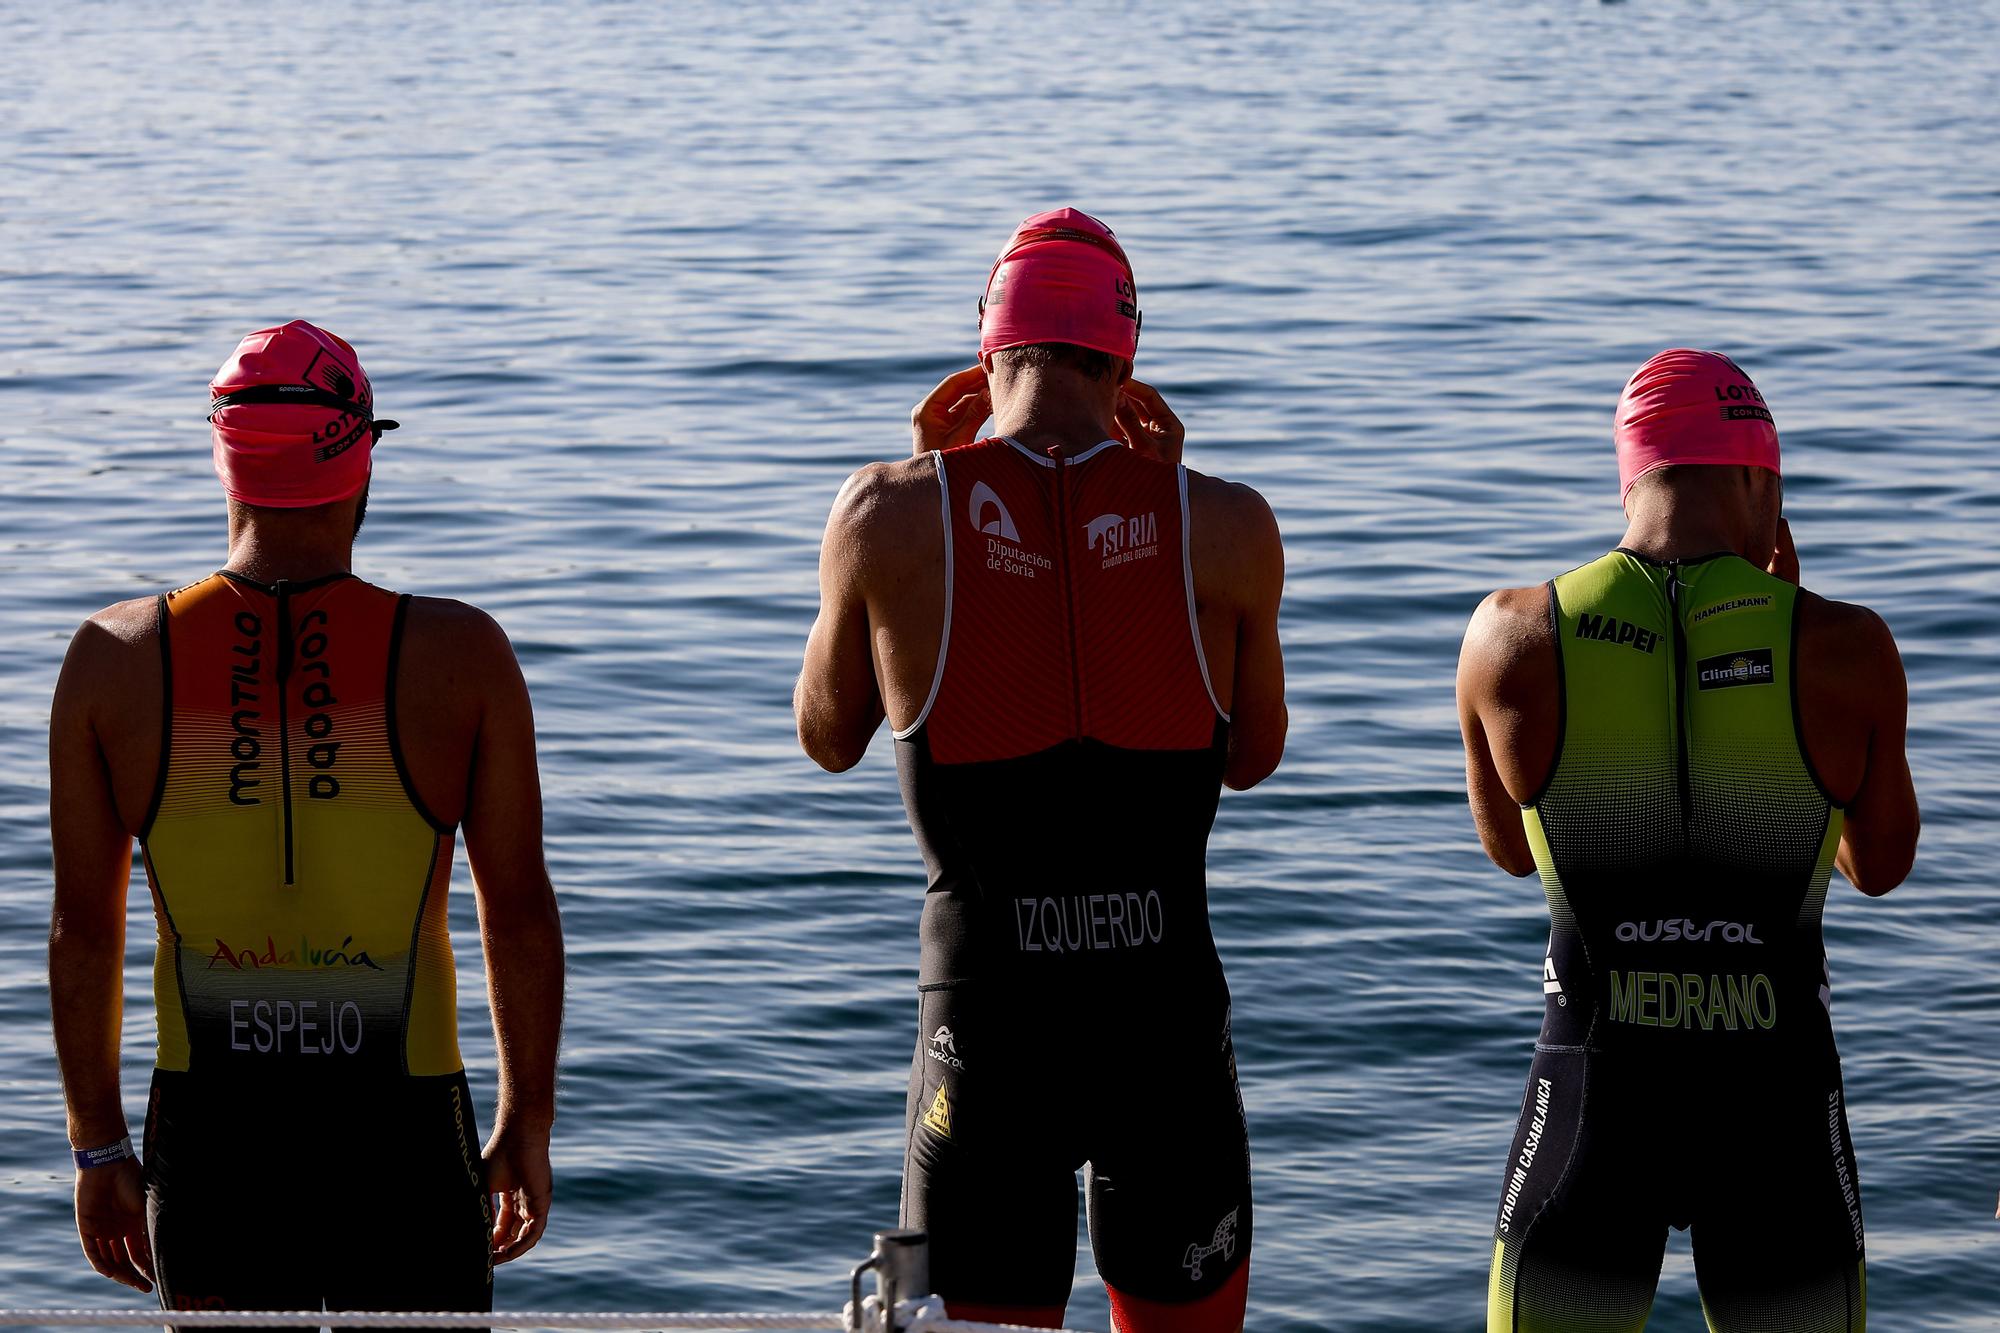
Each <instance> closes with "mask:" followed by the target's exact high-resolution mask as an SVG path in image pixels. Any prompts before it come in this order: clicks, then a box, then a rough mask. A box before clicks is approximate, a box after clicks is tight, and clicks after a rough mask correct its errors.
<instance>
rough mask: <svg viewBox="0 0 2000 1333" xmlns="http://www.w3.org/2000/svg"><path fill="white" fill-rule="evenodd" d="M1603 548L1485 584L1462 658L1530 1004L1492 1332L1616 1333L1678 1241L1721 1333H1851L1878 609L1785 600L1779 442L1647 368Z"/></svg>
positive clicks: (1884, 750)
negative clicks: (1837, 877)
mask: <svg viewBox="0 0 2000 1333" xmlns="http://www.w3.org/2000/svg"><path fill="white" fill-rule="evenodd" d="M1616 441H1617V451H1618V463H1619V473H1620V480H1621V482H1622V484H1623V487H1624V503H1625V512H1626V514H1627V516H1628V519H1629V526H1628V527H1627V529H1626V532H1625V539H1624V541H1623V542H1622V543H1621V544H1620V545H1619V547H1618V549H1617V550H1615V551H1613V552H1612V553H1611V554H1609V555H1607V556H1604V557H1603V558H1602V559H1599V560H1595V561H1592V562H1591V563H1590V564H1587V565H1584V566H1583V567H1582V568H1580V569H1575V570H1572V571H1570V572H1569V573H1567V574H1564V575H1561V576H1560V577H1558V578H1556V579H1554V580H1552V581H1550V582H1548V583H1546V584H1543V585H1542V586H1540V587H1535V588H1512V589H1506V590H1503V591H1501V592H1497V593H1494V594H1493V595H1492V596H1491V597H1489V598H1487V599H1486V601H1485V603H1484V604H1483V605H1482V606H1481V607H1480V608H1479V611H1478V613H1477V614H1476V615H1475V616H1474V617H1473V620H1472V624H1471V627H1470V628H1469V629H1468V630H1467V631H1466V636H1465V648H1464V652H1463V655H1462V656H1461V658H1460V660H1459V674H1458V703H1459V720H1460V723H1461V726H1462V727H1463V730H1464V735H1465V749H1466V756H1467V764H1466V769H1467V780H1468V785H1469V787H1470V790H1471V798H1472V811H1473V816H1474V818H1475V820H1476V821H1477V823H1478V825H1479V834H1480V838H1481V840H1482V841H1483V842H1484V843H1485V846H1486V850H1487V852H1488V854H1489V855H1491V856H1492V858H1493V860H1494V861H1495V862H1497V863H1498V864H1499V865H1500V866H1501V868H1503V869H1505V870H1507V871H1509V872H1510V873H1512V874H1516V875H1526V874H1528V873H1530V872H1531V871H1537V870H1539V871H1540V873H1541V877H1542V885H1543V888H1544V889H1545V890H1546V891H1547V895H1548V902H1549V916H1550V919H1551V923H1552V928H1551V931H1550V935H1549V945H1548V956H1547V958H1546V959H1545V960H1544V962H1543V964H1542V974H1541V975H1542V991H1543V995H1544V997H1545V1001H1546V1013H1545V1016H1544V1019H1543V1023H1542V1035H1541V1040H1540V1041H1539V1042H1538V1043H1537V1044H1536V1047H1535V1058H1534V1064H1533V1068H1532V1070H1531V1071H1530V1074H1529V1078H1528V1087H1527V1095H1526V1097H1525V1099H1524V1101H1523V1104H1522V1111H1521V1121H1520V1127H1519V1130H1518V1132H1517V1133H1516V1135H1515V1139H1514V1145H1513V1151H1512V1153H1511V1154H1510V1156H1509V1157H1508V1159H1507V1168H1506V1176H1505V1180H1504V1183H1503V1185H1502V1190H1501V1199H1500V1209H1499V1217H1498V1221H1497V1224H1496V1226H1495V1230H1494V1245H1493V1264H1492V1277H1491V1283H1490V1287H1489V1293H1488V1305H1487V1310H1488V1314H1487V1327H1488V1328H1489V1329H1491V1330H1495V1331H1496V1333H1506V1331H1507V1330H1519V1331H1520V1333H1586V1331H1587V1333H1615V1331H1617V1330H1628V1329H1641V1328H1643V1327H1644V1326H1645V1323H1646V1318H1647V1315H1648V1313H1649V1311H1650V1310H1651V1308H1652V1302H1653V1292H1654V1287H1655V1285H1656V1283H1657V1282H1658V1280H1659V1273H1660V1262H1661V1255H1662V1252H1663V1249H1664V1246H1665V1241H1666V1233H1667V1228H1668V1227H1670V1226H1672V1227H1679V1228H1691V1229H1692V1232H1693V1241H1694V1262H1695V1273H1696V1277H1697V1279H1698V1281H1699V1283H1700V1287H1701V1296H1702V1305H1703V1308H1704V1310H1705V1311H1706V1313H1707V1318H1708V1324H1709V1327H1710V1328H1711V1329H1714V1330H1718V1333H1765V1331H1767V1330H1784V1333H1858V1330H1860V1329H1861V1328H1862V1327H1863V1326H1864V1322H1865V1318H1866V1316H1865V1299H1864V1294H1865V1277H1864V1273H1863V1268H1862V1244H1861V1197H1860V1193H1859V1185H1858V1182H1857V1179H1856V1175H1855V1168H1854V1150H1853V1147H1852V1144H1851V1143H1850V1141H1849V1139H1848V1133H1847V1118H1846V1108H1845V1105H1844V1103H1843V1097H1842V1092H1841V1083H1840V1061H1839V1057H1838V1055H1837V1054H1836V1053H1835V1050H1834V1043H1833V1028H1832V1022H1831V1018H1830V1012H1831V1005H1832V996H1831V991H1830V989H1829V987H1830V981H1829V979H1828V974H1827V971H1826V957H1825V952H1824V949H1823V947H1822V945H1821V943H1820V912H1821V909H1822V907H1823V906H1824V904H1825V901H1826V890H1827V883H1828V877H1829V875H1830V873H1831V871H1832V870H1833V868H1834V867H1835V866H1838V867H1839V869H1840V871H1841V873H1842V874H1843V875H1845V876H1846V877H1847V879H1848V881H1849V882H1851V883H1852V884H1853V885H1854V886H1855V887H1856V888H1858V889H1860V890H1861V891H1862V892H1863V893H1867V894H1871V895H1879V894H1884V893H1887V892H1888V891H1889V890H1890V889H1892V888H1894V887H1895V886H1896V885H1898V884H1900V883H1901V882H1902V881H1903V877H1904V876H1905V875H1907V874H1908V873H1909V870H1910V863H1911V859H1912V857H1913V856H1914V855H1915V851H1916V842H1917V801H1916V794H1915V792H1914V791H1913V790H1912V788H1911V784H1910V770H1909V765H1908V762H1907V761H1906V760H1905V758H1904V754H1903V731H1904V718H1905V711H1906V700H1907V693H1906V689H1905V685H1904V680H1903V667H1902V662H1901V660H1900V658H1899V657H1898V656H1897V653H1896V645H1895V641H1894V640H1893V639H1891V638H1890V636H1889V631H1888V629H1887V627H1886V626H1884V625H1883V623H1882V621H1881V619H1880V618H1879V617H1877V616H1876V615H1875V614H1874V613H1873V612H1872V611H1869V610H1866V609H1865V608H1862V607H1859V606H1848V605H1844V604H1842V603H1840V602H1831V601H1827V600H1826V599H1825V598H1822V597H1818V596H1815V595H1814V594H1812V593H1809V592H1806V591H1805V590H1803V589H1802V588H1800V587H1799V586H1798V577H1799V567H1798V556H1797V554H1796V552H1795V551H1794V550H1793V547H1792V540H1791V532H1790V529H1789V528H1788V526H1787V525H1786V523H1785V521H1784V519H1783V518H1781V517H1780V515H1779V509H1780V500H1781V498H1782V489H1783V488H1782V483H1781V482H1780V480H1779V475H1778V435H1777V431H1776V429H1775V427H1774V426H1773V424H1772V420H1771V413H1770V411H1769V409H1768V408H1767V407H1766V405H1765V403H1764V398H1763V395H1762V394H1760V393H1759V392H1758V391H1757V388H1756V386H1755V385H1754V384H1752V383H1751V382H1750V378H1749V376H1747V375H1745V374H1744V373H1743V371H1742V370H1741V369H1739V368H1738V367H1737V366H1736V364H1735V363H1734V362H1733V361H1731V360H1729V359H1728V358H1727V357H1724V356H1721V355H1718V354H1717V353H1714V352H1696V351H1688V350H1685V349H1674V350H1671V351H1666V352H1662V353H1660V354H1659V355H1658V356H1656V357H1654V358H1653V359H1652V360H1650V361H1648V362H1646V364H1645V365H1643V366H1641V367H1640V368H1639V370H1638V372H1637V373H1636V374H1634V375H1633V377H1632V379H1631V381H1630V382H1629V383H1628V384H1627V385H1626V386H1625V392H1624V395H1623V397H1622V398H1621V399H1620V400H1619V404H1618V412H1617V420H1616Z"/></svg>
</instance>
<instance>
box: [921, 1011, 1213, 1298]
mask: <svg viewBox="0 0 2000 1333" xmlns="http://www.w3.org/2000/svg"><path fill="white" fill-rule="evenodd" d="M1172 1012H1173V1010H1172V1006H1171V1005H1161V1006H1156V1007H1154V1008H1152V1009H1151V1010H1150V1011H1149V1012H1148V1011H1145V1010H1143V1009H1142V1008H1141V1007H1139V1006H1123V1007H1121V1009H1118V1010H1112V1009H1107V1008H1105V1007H1102V1006H1097V1007H1088V1008H1075V1007H1069V1006H1061V1005H1048V1004H1045V1003H1036V1002H1024V1001H1023V999H1022V997H1021V995H1020V993H1019V991H1018V989H1017V988H1007V989H1005V990H1002V989H1000V988H997V987H992V986H985V987H982V984H981V983H979V982H970V981H968V982H957V983H951V984H947V985H943V986H937V987H931V988H925V989H922V990H921V991H920V999H919V1004H918V1028H919V1030H918V1040H917V1053H916V1060H915V1064H914V1065H913V1067H912V1069H911V1072H910V1100H909V1123H908V1128H909V1137H908V1146H907V1150H906V1154H905V1158H904V1168H903V1225H905V1226H909V1227H921V1228H923V1229H924V1230H926V1231H928V1232H929V1233H930V1250H931V1258H930V1262H931V1285H932V1286H933V1287H934V1288H935V1289H936V1290H937V1292H938V1293H939V1294H940V1295H942V1296H944V1297H945V1299H946V1300H947V1301H950V1302H963V1303H966V1304H969V1305H977V1306H981V1307H1036V1308H1042V1309H1060V1308H1061V1307H1062V1306H1063V1305H1064V1304H1065V1303H1066V1302H1067V1301H1068V1300H1069V1294H1070V1286H1071V1284H1072V1282H1073V1281H1074V1278H1075V1270H1076V1172H1077V1171H1078V1170H1079V1169H1083V1170H1084V1172H1085V1187H1086V1193H1087V1196H1088V1200H1089V1216H1090V1240H1091V1248H1092V1250H1093V1251H1094V1253H1095V1255H1096V1258H1097V1267H1098V1271H1099V1273H1100V1274H1101V1275H1102V1276H1103V1278H1104V1281H1105V1284H1106V1285H1107V1286H1108V1287H1110V1288H1111V1289H1112V1290H1113V1292H1114V1293H1122V1294H1123V1295H1126V1296H1131V1297H1137V1298H1139V1299H1140V1300H1144V1301H1156V1302H1163V1303H1172V1304H1181V1303H1185V1302H1191V1301H1198V1300H1201V1299H1203V1298H1205V1297H1209V1296H1212V1295H1214V1294H1215V1293H1217V1292H1218V1291H1219V1290H1221V1289H1222V1288H1223V1287H1225V1286H1228V1285H1231V1284H1232V1281H1233V1280H1234V1279H1235V1278H1236V1277H1237V1275H1238V1273H1239V1270H1241V1269H1242V1268H1243V1265H1244V1264H1245V1263H1246V1262H1247V1260H1248V1258H1249V1255H1250V1240H1251V1209H1250V1147H1249V1138H1248V1134H1247V1132H1246V1130H1245V1127H1244V1121H1243V1101H1242V1098H1241V1096H1240V1095H1239V1094H1238V1092H1237V1087H1236V1057H1235V1053H1234V1050H1233V1048H1232V1046H1231V1044H1230V1039H1229V1011H1228V1007H1227V1004H1226V1002H1224V1003H1222V1004H1220V1005H1210V1006H1204V1008H1203V1011H1202V1013H1201V1014H1200V1015H1199V1016H1198V1017H1174V1016H1172ZM1238 1319H1239V1321H1240V1314H1239V1316H1238ZM1234 1326H1235V1325H1234V1324H1231V1325H1230V1327H1232V1328H1233V1327H1234Z"/></svg>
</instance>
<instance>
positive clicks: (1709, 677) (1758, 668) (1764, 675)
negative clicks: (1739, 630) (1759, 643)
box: [1694, 648, 1776, 690]
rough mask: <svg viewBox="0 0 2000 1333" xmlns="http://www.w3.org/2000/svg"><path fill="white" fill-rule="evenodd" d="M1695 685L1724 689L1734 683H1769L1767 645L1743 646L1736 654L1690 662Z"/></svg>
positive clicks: (1769, 656) (1770, 679) (1734, 684)
mask: <svg viewBox="0 0 2000 1333" xmlns="http://www.w3.org/2000/svg"><path fill="white" fill-rule="evenodd" d="M1694 668H1695V681H1696V688H1698V689H1704V690H1727V689H1733V688H1735V687H1736V686H1738V685H1769V684H1770V683H1771V682H1772V681H1773V680H1774V679H1776V677H1775V676H1774V675H1773V673H1772V667H1771V650H1770V649H1769V648H1746V649H1745V650H1743V651H1742V652H1740V653H1724V654H1722V656H1720V657H1704V658H1703V659H1702V660H1701V661H1699V662H1696V663H1695V664H1694Z"/></svg>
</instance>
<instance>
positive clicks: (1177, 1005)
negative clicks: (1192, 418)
mask: <svg viewBox="0 0 2000 1333" xmlns="http://www.w3.org/2000/svg"><path fill="white" fill-rule="evenodd" d="M934 457H935V459H936V465H937V477H938V486H939V503H940V505H941V507H942V512H943V518H944V527H945V534H946V536H945V550H944V553H943V558H944V560H945V565H946V588H947V593H946V606H945V629H944V636H943V640H942V642H941V643H940V645H939V650H938V662H937V671H936V675H935V678H934V680H933V682H932V686H931V690H930V697H929V698H928V700H927V701H926V703H925V705H924V708H923V711H922V714H921V715H920V716H919V717H918V718H917V719H916V721H915V722H914V723H912V725H910V726H909V727H908V728H906V729H904V730H902V731H899V732H898V733H897V735H896V739H897V742H898V744H897V747H896V756H897V764H898V767H899V770H900V773H901V778H902V788H903V797H904V802H905V804H906V806H907V808H908V811H909V816H910V824H911V827H912V829H913V830H914V831H915V833H916V836H917V841H918V844H919V846H920V847H921V849H922V851H923V855H924V861H925V865H926V867H927V869H928V870H929V875H930V884H929V893H928V896H927V897H926V899H925V903H924V912H923V928H922V938H923V953H922V965H921V970H920V975H919V986H918V990H919V996H920V1004H919V1012H918V1019H919V1024H918V1041H917V1051H916V1058H915V1062H914V1065H913V1067H912V1070H911V1075H910V1093H909V1120H908V1133H909V1137H908V1151H907V1157H906V1163H905V1172H904V1199H903V1220H904V1222H905V1224H906V1225H911V1226H920V1227H925V1228H927V1229H928V1230H929V1232H930V1235H931V1244H932V1255H931V1272H932V1277H933V1285H934V1286H935V1287H936V1288H937V1289H938V1290H939V1291H940V1292H942V1293H943V1294H944V1295H945V1297H946V1298H947V1299H948V1300H952V1301H954V1302H964V1303H969V1304H973V1305H981V1306H985V1305H997V1306H1014V1307H1019V1306H1033V1307H1037V1308H1041V1309H1051V1310H1057V1311H1059V1310H1060V1309H1061V1308H1062V1306H1063V1304H1064V1303H1065V1302H1066V1300H1067V1299H1068V1296H1069V1290H1070V1284H1071V1281H1072V1275H1073V1271H1074V1266H1075V1252H1076V1181H1075V1172H1076V1171H1077V1170H1078V1169H1079V1168H1084V1169H1085V1170H1086V1174H1087V1192H1088V1199H1089V1213H1090V1233H1091V1240H1092V1245H1093V1248H1094V1250H1095V1253H1096V1257H1097V1264H1098V1269H1099V1271H1100V1272H1101V1274H1102V1275H1103V1277H1104V1280H1105V1282H1106V1284H1107V1286H1109V1287H1110V1288H1111V1291H1112V1299H1113V1308H1114V1311H1115V1312H1118V1313H1119V1314H1120V1316H1121V1320H1120V1322H1121V1325H1122V1326H1124V1327H1133V1326H1135V1325H1137V1326H1141V1327H1146V1328H1167V1327H1173V1328H1185V1329H1188V1330H1190V1333H1193V1331H1194V1330H1207V1329H1209V1328H1223V1327H1225V1326H1226V1327H1227V1328H1229V1329H1231V1330H1233V1329H1234V1328H1235V1327H1236V1325H1237V1324H1238V1323H1240V1322H1241V1319H1242V1309H1243V1303H1242V1302H1243V1291H1244V1284H1245V1282H1246V1281H1247V1276H1248V1269H1247V1259H1248V1255H1249V1250H1250V1240H1251V1213H1250V1179H1249V1149H1248V1140H1247V1136H1246V1133H1245V1129H1244V1123H1243V1114H1242V1102H1241V1099H1240V1098H1239V1096H1238V1094H1237V1088H1236V1071H1235V1057H1234V1053H1233V1049H1232V1046H1231V1043H1230V1033H1229V991H1228V987H1227V985H1226V984H1225V982H1224V979H1223V975H1222V967H1221V963H1220V961H1219V959H1218V958H1217V956H1216V951H1215V945H1214V941H1213V939H1212V938H1211V936H1210V934H1209V925H1208V906H1207V889H1206V877H1205V866H1204V861H1205V856H1206V849H1207V840H1208V833H1209V828H1210V825H1211V824H1212V822H1213V821H1214V818H1215V811H1216V804H1217V799H1218V796H1219V794H1220V791H1221V782H1222V772H1223V764H1224V759H1225V756H1226V753H1227V740H1228V717H1227V715H1226V714H1225V713H1224V711H1223V710H1222V708H1221V707H1220V706H1219V705H1218V704H1217V702H1216V700H1215V696H1214V693H1213V691H1212V689H1211V687H1210V683H1209V679H1208V668H1207V664H1206V662H1205V660H1204V658H1203V656H1202V648H1201V639H1200V632H1199V626H1198V624H1197V621H1196V617H1195V603H1194V583H1193V577H1192V571H1191V568H1190V566H1189V563H1188V549H1187V537H1188V522H1187V478H1186V473H1185V471H1184V470H1183V469H1181V468H1178V467H1173V466H1168V465H1166V464H1162V463H1158V462H1155V461H1151V460H1148V459H1145V458H1142V457H1140V456H1139V455H1137V454H1135V453H1134V452H1133V451H1131V450H1130V449H1127V448H1125V447H1124V446H1123V445H1121V444H1119V443H1117V442H1113V441H1106V442H1105V443H1103V444H1100V445H1098V446H1096V447H1095V448H1092V449H1089V450H1085V451H1082V452H1078V453H1075V454H1073V455H1069V456H1059V457H1052V456H1050V455H1048V454H1042V453H1037V452H1034V451H1031V450H1029V449H1027V448H1025V447H1023V446H1022V445H1020V444H1018V443H1017V442H1015V441H1013V440H1011V439H1006V438H1000V439H990V440H985V441H981V442H979V443H977V444H972V445H968V446H965V447H963V448H959V449H953V450H950V451H948V452H945V453H941V454H937V455H934ZM1232 1307H1233V1314H1231V1313H1229V1309H1230V1308H1232ZM1162 1310H1165V1313H1162ZM1218 1311H1220V1312H1221V1313H1215V1312H1218Z"/></svg>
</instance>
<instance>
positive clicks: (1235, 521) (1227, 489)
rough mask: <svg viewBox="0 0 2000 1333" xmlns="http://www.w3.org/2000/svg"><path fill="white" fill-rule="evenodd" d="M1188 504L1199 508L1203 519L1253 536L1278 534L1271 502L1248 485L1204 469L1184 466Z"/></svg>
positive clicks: (1273, 535)
mask: <svg viewBox="0 0 2000 1333" xmlns="http://www.w3.org/2000/svg"><path fill="white" fill-rule="evenodd" d="M1187 487H1188V507H1189V508H1190V509H1194V510H1199V511H1200V516H1201V519H1202V521H1203V522H1204V523H1213V524H1217V525H1219V526H1221V527H1223V528H1225V529H1227V530H1230V531H1232V532H1235V533H1239V534H1241V535H1243V536H1248V537H1252V538H1253V539H1254V538H1256V537H1259V536H1268V537H1269V538H1270V539H1272V540H1276V539H1277V536H1278V519H1277V515H1275V514H1273V513H1272V512H1271V505H1270V503H1269V502H1268V501H1267V500H1265V499H1264V497H1263V496H1262V495H1261V494H1259V493H1258V491H1257V490H1256V489H1255V488H1254V487H1251V486H1246V485H1244V484H1243V483H1242V482H1240V481H1224V480H1223V479H1222V478H1221V477H1211V476H1209V475H1208V474H1207V473H1205V472H1196V471H1195V470H1194V469H1193V468H1189V469H1188V470H1187Z"/></svg>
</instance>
